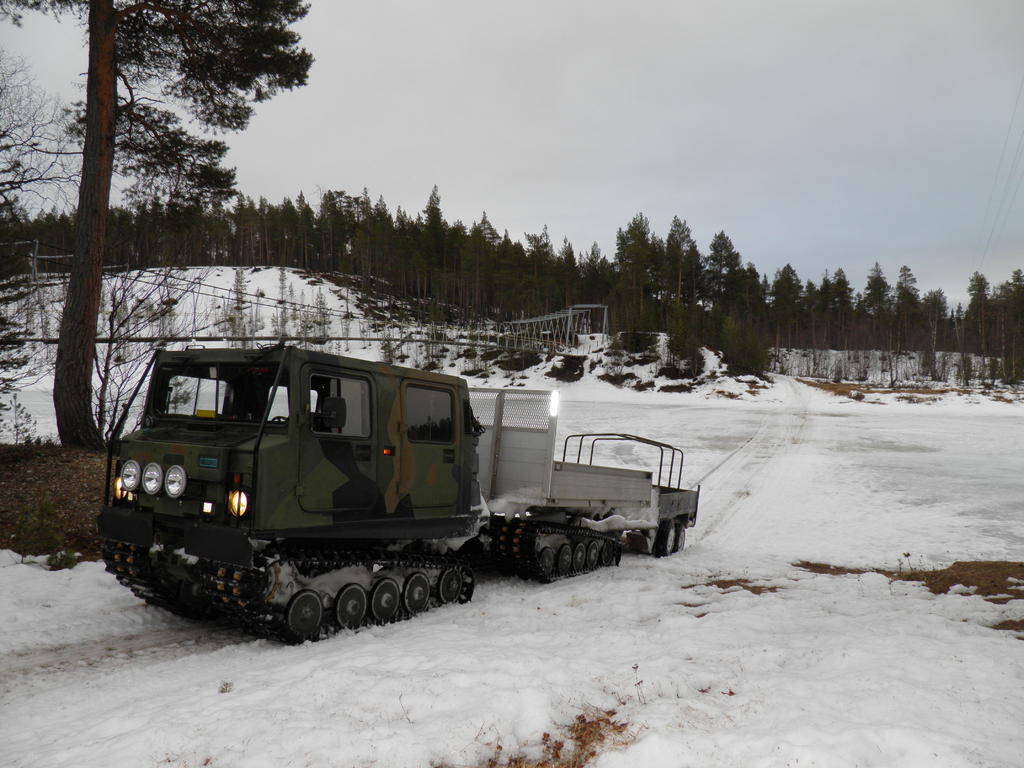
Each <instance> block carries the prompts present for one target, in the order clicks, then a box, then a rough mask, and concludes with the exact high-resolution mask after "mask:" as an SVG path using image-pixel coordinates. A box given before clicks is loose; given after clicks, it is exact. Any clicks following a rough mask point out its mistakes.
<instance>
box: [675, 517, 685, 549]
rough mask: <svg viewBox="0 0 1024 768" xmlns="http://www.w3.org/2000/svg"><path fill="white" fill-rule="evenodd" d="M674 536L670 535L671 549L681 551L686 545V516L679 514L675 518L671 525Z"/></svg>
mask: <svg viewBox="0 0 1024 768" xmlns="http://www.w3.org/2000/svg"><path fill="white" fill-rule="evenodd" d="M672 527H673V529H674V531H673V533H674V536H673V537H672V539H673V541H672V551H673V552H681V551H682V549H683V547H684V546H685V545H686V516H685V515H680V516H679V517H677V518H676V519H675V524H674V525H673V526H672Z"/></svg>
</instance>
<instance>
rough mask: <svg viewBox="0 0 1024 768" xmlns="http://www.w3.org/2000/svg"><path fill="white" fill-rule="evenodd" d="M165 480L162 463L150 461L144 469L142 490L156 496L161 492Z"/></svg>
mask: <svg viewBox="0 0 1024 768" xmlns="http://www.w3.org/2000/svg"><path fill="white" fill-rule="evenodd" d="M163 482H164V471H163V470H162V469H160V465H159V464H156V463H154V462H150V463H149V464H147V465H146V468H145V469H144V470H142V490H144V491H145V492H146V493H148V494H149V495H150V496H155V495H156V494H157V493H159V492H160V486H161V485H163Z"/></svg>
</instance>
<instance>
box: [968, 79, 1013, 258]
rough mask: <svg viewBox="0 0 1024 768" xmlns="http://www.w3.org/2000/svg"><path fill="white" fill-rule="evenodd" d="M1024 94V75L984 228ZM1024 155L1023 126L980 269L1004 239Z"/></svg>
mask: <svg viewBox="0 0 1024 768" xmlns="http://www.w3.org/2000/svg"><path fill="white" fill-rule="evenodd" d="M1022 94H1024V75H1021V79H1020V85H1019V86H1018V87H1017V97H1016V99H1015V100H1014V103H1013V111H1012V112H1011V114H1010V123H1009V125H1007V126H1006V136H1005V137H1004V139H1003V148H1002V150H1000V152H999V162H998V163H997V164H996V173H995V176H994V177H993V179H992V189H991V190H990V191H989V196H988V202H987V203H986V205H985V218H984V220H983V224H982V226H984V224H985V223H987V222H988V215H989V211H991V209H992V202H993V200H994V199H995V193H996V189H997V188H998V187H999V178H1000V176H1002V168H1003V161H1004V160H1005V158H1006V148H1007V147H1008V146H1009V145H1010V137H1011V136H1012V135H1013V124H1014V122H1015V121H1016V119H1017V111H1018V109H1019V107H1020V101H1021V95H1022ZM1022 153H1024V126H1022V129H1021V135H1020V139H1019V140H1018V141H1017V148H1016V150H1015V151H1014V155H1013V162H1012V163H1011V165H1010V169H1009V170H1008V171H1007V174H1006V181H1005V182H1004V184H1003V192H1002V195H1001V196H1000V198H999V205H998V206H997V207H996V212H995V215H994V216H993V218H992V226H991V227H990V229H989V233H988V239H987V240H986V241H985V248H984V250H983V251H982V253H981V258H980V259H979V260H978V268H979V269H980V268H981V266H982V265H983V264H984V263H985V259H986V257H987V256H988V254H989V252H990V251H991V250H992V248H993V241H994V242H995V243H996V244H998V242H999V240H1000V239H1001V238H1002V230H1003V229H1005V227H1006V222H1007V220H1008V219H1009V216H1010V212H1011V211H1012V210H1013V205H1014V203H1015V202H1016V200H1017V193H1018V192H1019V191H1020V179H1024V173H1021V174H1020V179H1018V181H1017V184H1016V185H1015V186H1014V192H1013V195H1012V197H1008V196H1009V190H1010V186H1011V184H1012V182H1013V178H1014V175H1015V174H1016V173H1017V171H1018V166H1019V165H1020V160H1021V156H1022ZM1007 200H1009V205H1006V203H1007ZM1004 206H1005V207H1004ZM1000 219H1001V220H1002V224H1001V225H1000V223H999V222H1000ZM997 231H998V232H999V235H998V237H997V236H996V232H997Z"/></svg>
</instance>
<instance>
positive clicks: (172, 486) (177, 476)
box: [164, 464, 188, 499]
mask: <svg viewBox="0 0 1024 768" xmlns="http://www.w3.org/2000/svg"><path fill="white" fill-rule="evenodd" d="M187 483H188V478H187V477H186V476H185V468H184V467H182V466H179V465H178V464H175V465H174V466H173V467H171V468H170V469H168V470H167V476H166V477H165V478H164V490H165V491H167V495H168V496H170V497H171V498H172V499H176V498H178V497H179V496H181V494H183V493H184V492H185V485H186V484H187Z"/></svg>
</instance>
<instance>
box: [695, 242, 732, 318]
mask: <svg viewBox="0 0 1024 768" xmlns="http://www.w3.org/2000/svg"><path fill="white" fill-rule="evenodd" d="M740 264H741V259H740V254H739V251H737V250H736V247H735V246H734V245H733V244H732V240H730V239H729V236H728V235H726V234H725V232H719V233H718V234H717V235H715V236H714V238H712V240H711V246H710V247H709V248H708V256H707V263H706V271H705V273H704V274H705V284H706V286H707V295H708V298H709V299H710V300H711V302H712V303H715V304H723V305H724V307H723V308H725V309H726V310H728V308H729V307H728V305H729V304H730V303H731V302H730V296H729V289H730V288H731V287H733V286H734V284H735V281H736V273H737V272H739V269H740Z"/></svg>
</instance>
